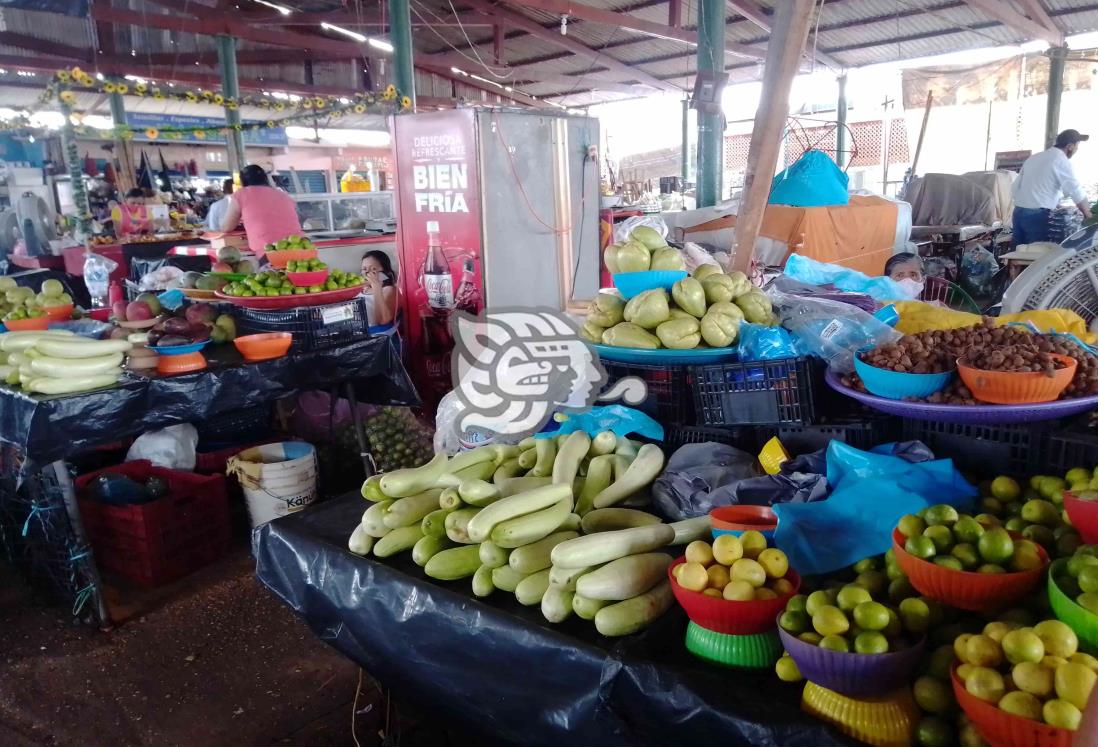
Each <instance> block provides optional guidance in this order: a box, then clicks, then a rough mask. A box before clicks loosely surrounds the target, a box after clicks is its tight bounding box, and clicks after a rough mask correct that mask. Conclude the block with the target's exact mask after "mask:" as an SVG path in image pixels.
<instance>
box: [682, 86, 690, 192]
mask: <svg viewBox="0 0 1098 747" xmlns="http://www.w3.org/2000/svg"><path fill="white" fill-rule="evenodd" d="M689 181H690V99H683V100H682V188H683V190H685V189H686V183H687V182H689Z"/></svg>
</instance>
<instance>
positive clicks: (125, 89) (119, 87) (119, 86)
mask: <svg viewBox="0 0 1098 747" xmlns="http://www.w3.org/2000/svg"><path fill="white" fill-rule="evenodd" d="M114 90H115V91H117V92H118V93H119V94H121V95H123V96H125V95H126V94H127V93H129V92H130V87H129V86H128V85H126V84H125V83H115V84H114Z"/></svg>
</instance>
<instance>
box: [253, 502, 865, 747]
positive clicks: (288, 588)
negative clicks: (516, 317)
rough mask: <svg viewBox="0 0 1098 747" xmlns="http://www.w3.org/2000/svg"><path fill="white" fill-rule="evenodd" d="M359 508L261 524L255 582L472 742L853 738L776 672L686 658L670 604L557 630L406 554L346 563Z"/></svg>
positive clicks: (340, 505) (810, 746)
mask: <svg viewBox="0 0 1098 747" xmlns="http://www.w3.org/2000/svg"><path fill="white" fill-rule="evenodd" d="M364 506H365V503H364V502H363V501H362V499H361V498H360V497H359V496H358V495H348V496H344V497H343V498H339V499H337V500H335V501H331V502H328V503H325V504H321V505H317V506H313V507H311V508H309V509H306V510H305V511H300V512H298V513H295V514H291V515H290V516H286V517H283V518H281V519H276V520H275V521H272V522H269V523H267V524H264V525H263V526H261V527H259V528H258V529H256V531H255V533H254V534H253V539H252V544H253V551H254V554H255V556H256V574H257V575H258V577H259V580H260V581H262V582H263V583H264V584H266V585H267V586H268V587H270V589H271V590H272V591H273V592H274V593H275V594H276V595H278V597H279V598H281V599H282V600H283V601H284V602H285V603H286V604H287V606H289V607H290V608H291V609H292V610H293V611H294V612H296V613H297V614H298V615H299V616H300V617H302V618H303V619H304V620H305V622H306V623H307V624H308V625H309V627H310V628H311V629H312V630H313V632H314V633H316V635H317V636H318V637H320V639H321V640H323V641H324V642H325V643H327V644H328V645H330V646H332V647H333V648H335V649H336V650H337V651H340V652H341V653H343V654H344V655H345V656H347V657H348V658H350V659H352V660H353V661H355V662H356V663H357V664H359V665H360V666H361V667H363V669H365V670H366V671H368V672H370V674H371V675H373V676H374V677H376V678H377V679H378V680H379V681H380V682H381V683H382V684H383V686H384V687H386V688H388V689H390V690H391V691H392V692H393V693H394V695H395V696H396V698H398V699H407V700H408V701H409V702H413V703H417V704H418V705H419V706H420V707H422V708H425V709H429V711H430V713H431V714H432V715H433V717H434V718H437V719H438V720H439V721H440V722H442V723H452V724H454V725H455V727H456V728H460V729H461V731H462V733H463V736H466V737H468V738H469V740H470V741H471V742H472V743H473V744H478V745H496V744H523V745H551V746H552V747H556V746H557V745H560V744H574V745H599V747H619V746H621V747H626V746H635V745H642V744H652V745H657V744H660V745H673V744H674V745H678V744H697V745H711V744H730V745H732V744H752V745H783V746H785V747H839V745H849V744H850V742H849V741H847V740H846V739H845V738H843V737H841V736H839V735H838V734H836V733H835V732H834V731H832V730H831V729H830V728H829V727H827V726H826V725H824V724H823V723H822V722H820V721H817V720H815V719H813V718H811V717H810V716H807V715H806V714H804V713H802V712H801V710H800V708H799V705H798V701H799V693H800V689H799V688H798V687H793V686H788V685H783V684H782V683H781V682H779V681H778V680H777V679H776V678H775V677H774V674H773V672H771V671H769V670H766V671H762V672H759V673H749V672H737V673H735V674H734V675H730V673H729V672H728V671H727V670H724V669H721V668H719V667H715V666H713V665H711V664H707V663H705V662H703V661H701V660H699V659H695V658H693V657H692V656H691V655H690V654H689V653H688V652H687V651H686V650H685V648H684V647H683V645H682V641H683V636H684V634H685V630H686V617H685V615H684V614H683V613H682V611H681V610H680V609H679V608H678V607H673V608H672V609H671V610H669V611H668V612H667V613H666V614H665V615H664V616H663V617H661V618H660V619H659V620H657V621H656V622H655V623H654V624H653V625H652V626H651V627H650V628H648V629H647V630H645V631H643V632H641V633H638V634H635V635H631V636H626V637H623V638H616V639H615V638H603V637H602V636H600V635H598V633H597V632H596V631H595V628H594V625H593V624H591V623H590V622H587V621H584V620H580V619H578V618H572V619H570V620H567V621H566V622H564V623H563V624H560V625H550V624H549V623H547V622H546V621H545V619H544V618H543V617H542V615H541V610H540V609H539V608H538V607H536V606H534V607H522V606H521V605H519V604H518V603H517V602H516V601H515V599H514V597H513V596H512V595H510V594H503V593H502V592H497V593H496V594H493V595H492V596H491V597H489V598H487V599H484V600H480V599H476V598H475V597H474V596H473V595H472V592H471V590H470V588H469V582H468V580H467V579H466V580H463V581H456V582H452V583H442V582H438V581H433V580H431V579H428V578H426V577H425V576H424V575H423V570H422V569H421V568H418V567H417V566H415V565H414V564H413V563H412V562H411V560H410V559H409V558H408V555H407V553H404V554H402V555H401V556H399V557H394V558H388V559H386V560H384V561H381V560H377V559H373V558H363V557H358V556H356V555H352V554H351V553H350V552H348V550H347V537H348V536H349V535H350V533H351V530H352V529H354V527H355V525H356V524H358V522H359V521H360V519H361V516H362V511H363V508H364ZM379 631H381V632H380V633H379ZM516 673H521V674H520V676H519V677H517V678H516V676H515V674H516ZM455 683H459V686H457V687H455Z"/></svg>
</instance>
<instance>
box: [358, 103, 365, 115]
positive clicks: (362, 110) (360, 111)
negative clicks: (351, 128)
mask: <svg viewBox="0 0 1098 747" xmlns="http://www.w3.org/2000/svg"><path fill="white" fill-rule="evenodd" d="M365 113H366V105H365V104H355V114H365Z"/></svg>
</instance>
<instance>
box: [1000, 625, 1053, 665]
mask: <svg viewBox="0 0 1098 747" xmlns="http://www.w3.org/2000/svg"><path fill="white" fill-rule="evenodd" d="M1002 647H1003V655H1004V656H1006V658H1007V661H1009V662H1010V663H1011V664H1021V663H1022V662H1027V661H1028V662H1032V663H1034V664H1036V663H1037V662H1039V661H1040V660H1041V659H1043V658H1044V656H1045V644H1044V643H1043V642H1042V641H1041V638H1040V637H1039V636H1038V635H1037V634H1036V633H1034V632H1033V629H1032V628H1020V629H1019V630H1012V631H1010V632H1009V633H1007V634H1006V635H1004V636H1003V640H1002Z"/></svg>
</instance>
